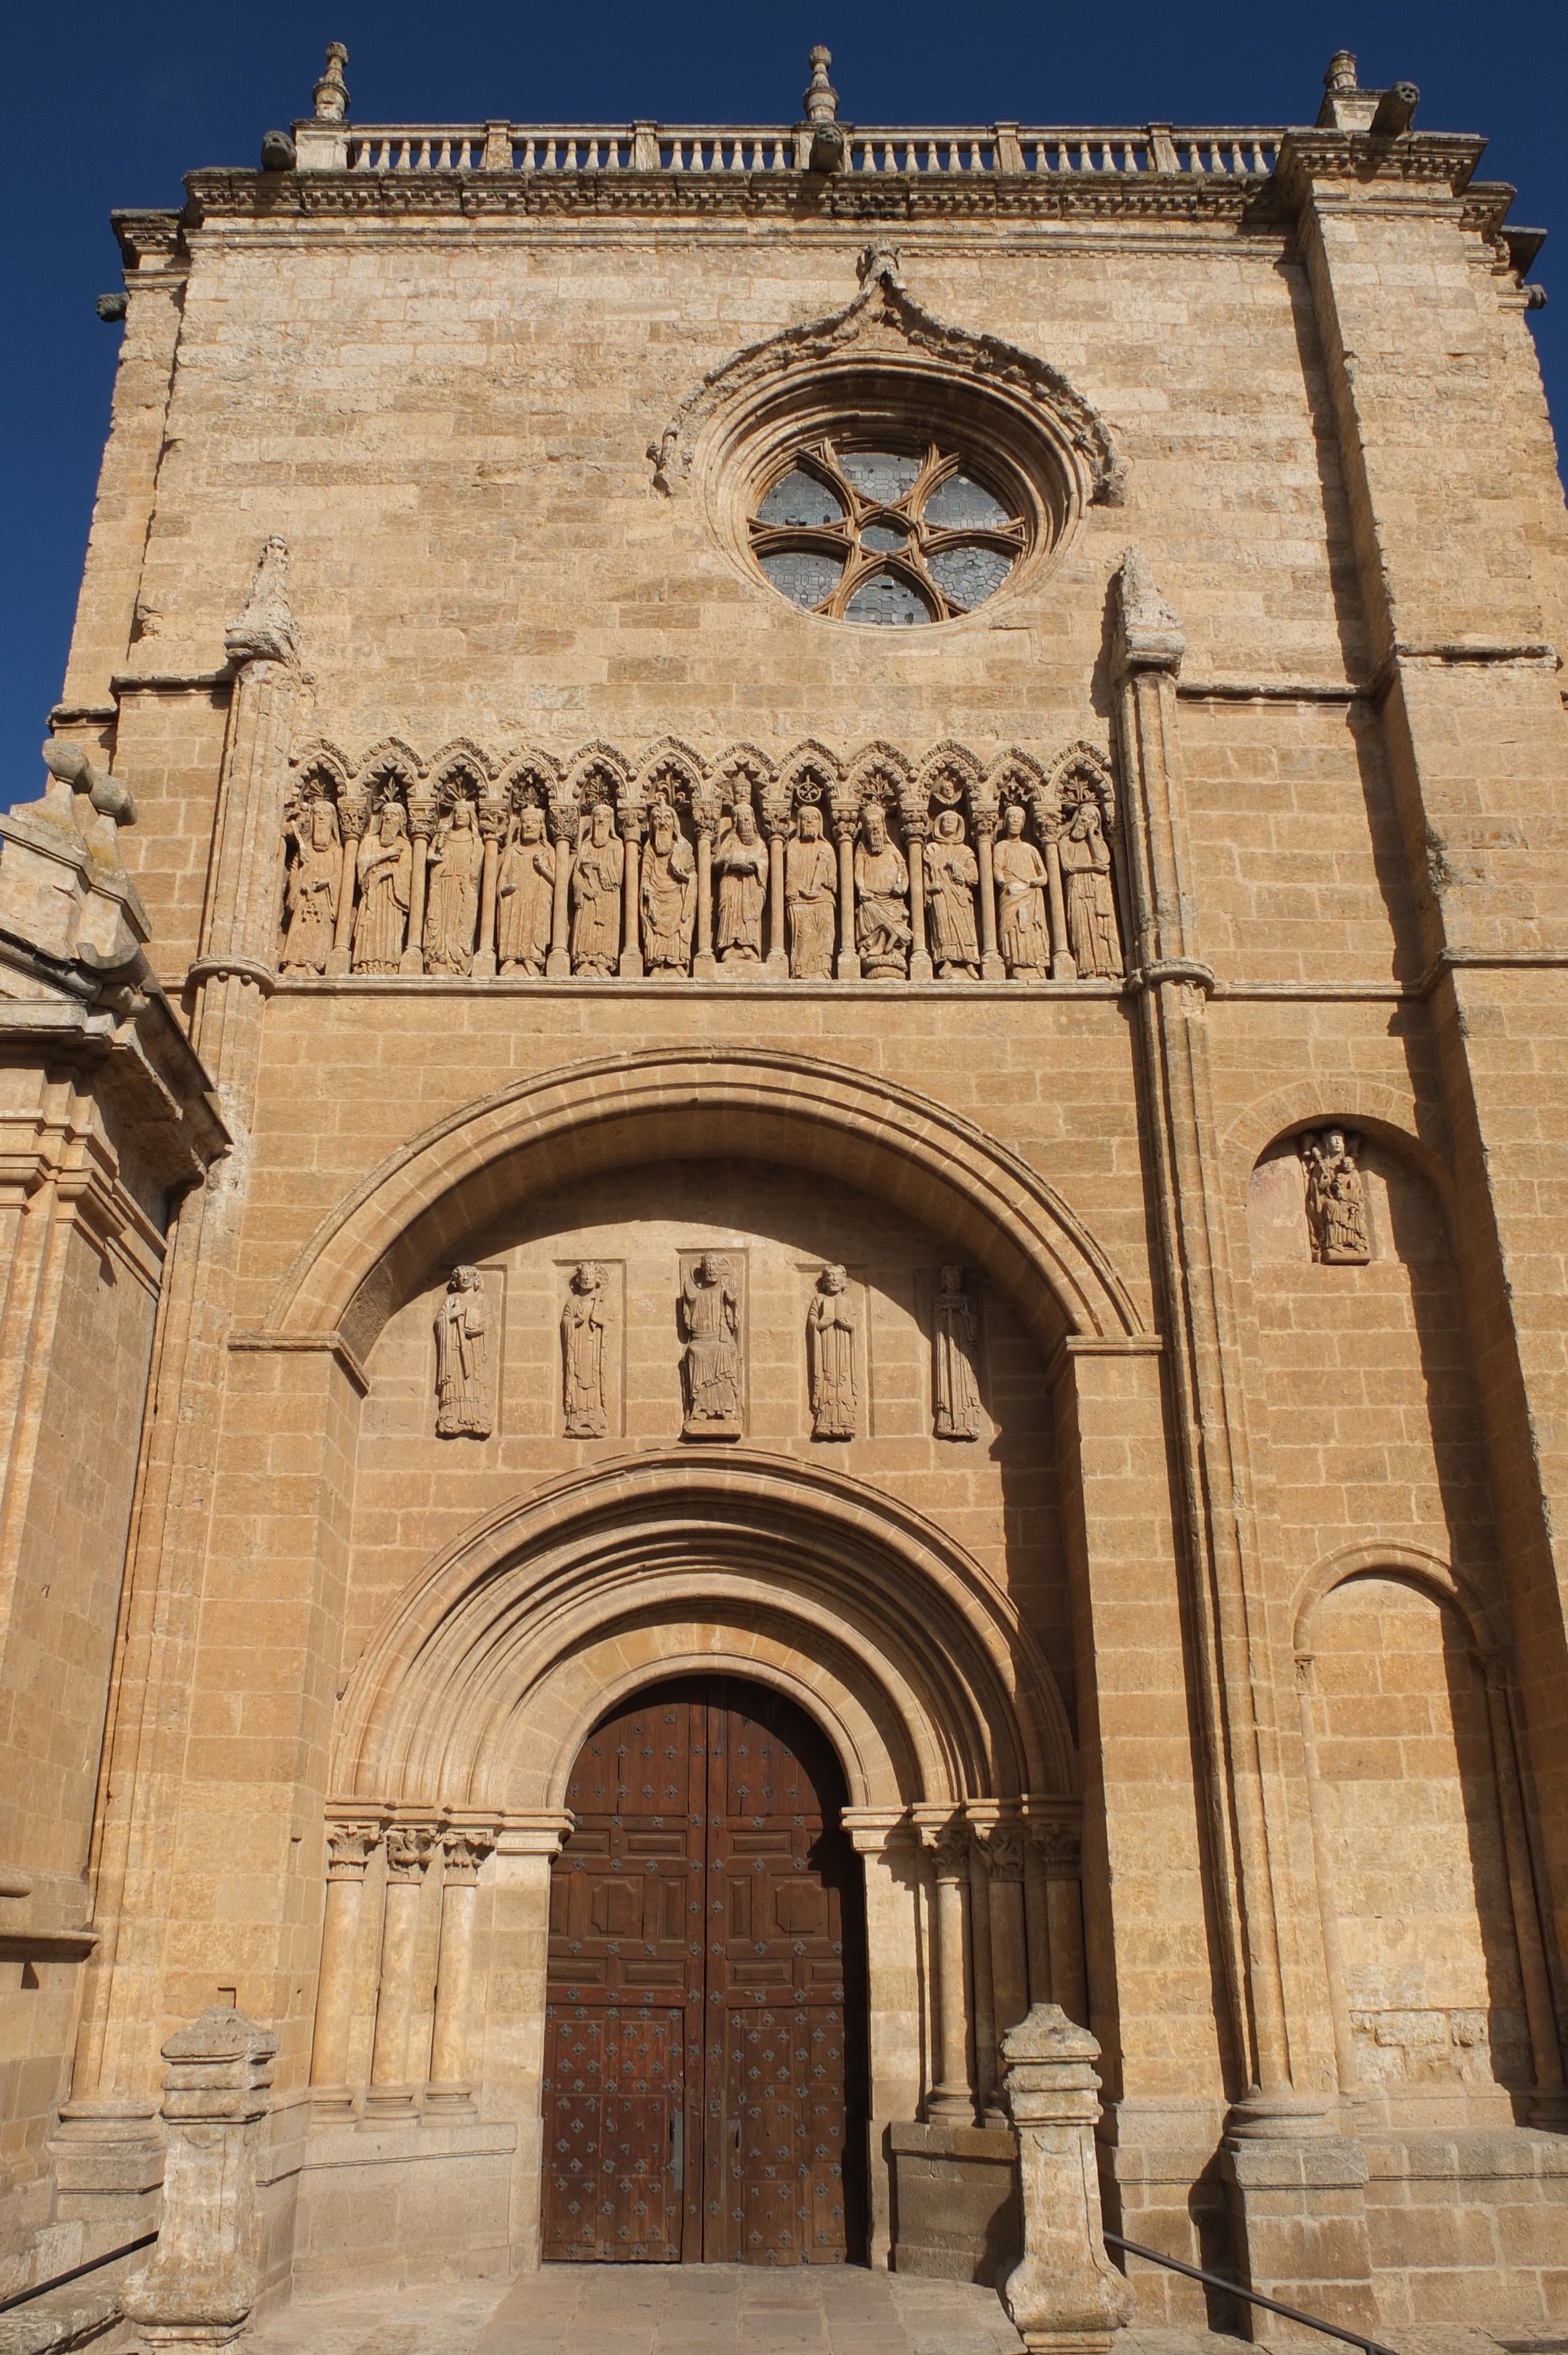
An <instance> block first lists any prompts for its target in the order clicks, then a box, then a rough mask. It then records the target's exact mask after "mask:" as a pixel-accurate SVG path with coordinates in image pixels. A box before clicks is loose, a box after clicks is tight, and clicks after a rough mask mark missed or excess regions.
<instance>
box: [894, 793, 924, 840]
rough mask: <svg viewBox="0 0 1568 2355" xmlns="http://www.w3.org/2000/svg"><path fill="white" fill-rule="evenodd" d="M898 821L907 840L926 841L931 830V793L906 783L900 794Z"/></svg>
mask: <svg viewBox="0 0 1568 2355" xmlns="http://www.w3.org/2000/svg"><path fill="white" fill-rule="evenodd" d="M898 822H899V824H900V825H901V826H903V828H904V838H905V840H906V842H924V841H925V839H926V837H927V835H928V834H929V833H930V831H931V797H930V795H929V794H923V793H921V792H920V791H919V790H918V788H917V787H916V786H914V785H906V786H905V787H904V788H903V790H902V791H901V792H900V794H899V796H898Z"/></svg>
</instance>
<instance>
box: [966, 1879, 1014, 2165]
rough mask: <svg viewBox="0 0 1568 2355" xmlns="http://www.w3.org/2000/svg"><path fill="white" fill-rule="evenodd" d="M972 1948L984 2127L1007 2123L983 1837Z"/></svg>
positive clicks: (972, 1905)
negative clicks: (1000, 2092) (999, 2059)
mask: <svg viewBox="0 0 1568 2355" xmlns="http://www.w3.org/2000/svg"><path fill="white" fill-rule="evenodd" d="M969 1947H970V1952H971V1955H972V1957H973V1966H974V1967H973V1986H974V2022H975V2106H976V2108H977V2109H978V2111H979V2113H980V2124H981V2126H1003V2125H1005V2124H1006V2119H1005V2116H1004V2115H1003V2112H1002V2110H1001V2104H1000V2101H999V2098H998V2093H997V2069H996V1994H995V1985H994V1979H993V1969H994V1966H993V1962H992V1958H991V1856H990V1852H989V1850H988V1849H987V1847H986V1844H985V1842H984V1840H983V1839H982V1838H980V1837H979V1836H978V1832H977V1833H973V1834H971V1838H970V1841H969Z"/></svg>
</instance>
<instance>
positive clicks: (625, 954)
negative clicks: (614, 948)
mask: <svg viewBox="0 0 1568 2355" xmlns="http://www.w3.org/2000/svg"><path fill="white" fill-rule="evenodd" d="M616 971H617V972H618V973H619V974H620V978H621V980H622V981H641V978H642V952H641V949H622V950H621V952H620V964H618V965H617V967H616Z"/></svg>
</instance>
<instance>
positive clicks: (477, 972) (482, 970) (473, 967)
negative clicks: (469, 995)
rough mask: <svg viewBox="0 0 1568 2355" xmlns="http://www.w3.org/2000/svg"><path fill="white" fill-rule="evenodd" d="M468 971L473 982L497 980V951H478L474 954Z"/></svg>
mask: <svg viewBox="0 0 1568 2355" xmlns="http://www.w3.org/2000/svg"><path fill="white" fill-rule="evenodd" d="M468 970H469V977H470V979H471V980H472V981H493V980H494V979H495V951H494V950H493V949H476V950H475V951H474V953H473V957H472V959H471V963H470V964H469V968H468Z"/></svg>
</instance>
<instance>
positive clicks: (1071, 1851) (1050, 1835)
mask: <svg viewBox="0 0 1568 2355" xmlns="http://www.w3.org/2000/svg"><path fill="white" fill-rule="evenodd" d="M1029 1838H1030V1840H1031V1842H1032V1843H1033V1847H1034V1848H1035V1849H1037V1850H1038V1852H1039V1857H1040V1861H1041V1863H1042V1864H1043V1865H1044V1869H1045V1878H1046V1880H1047V1881H1078V1880H1081V1879H1082V1877H1083V1870H1084V1851H1083V1843H1082V1841H1081V1840H1080V1839H1079V1838H1078V1835H1077V1833H1076V1832H1075V1831H1074V1830H1073V1829H1072V1828H1070V1827H1069V1826H1068V1825H1066V1824H1059V1823H1057V1824H1054V1823H1042V1822H1040V1821H1038V1820H1035V1821H1033V1822H1032V1823H1031V1824H1030V1826H1029Z"/></svg>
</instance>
